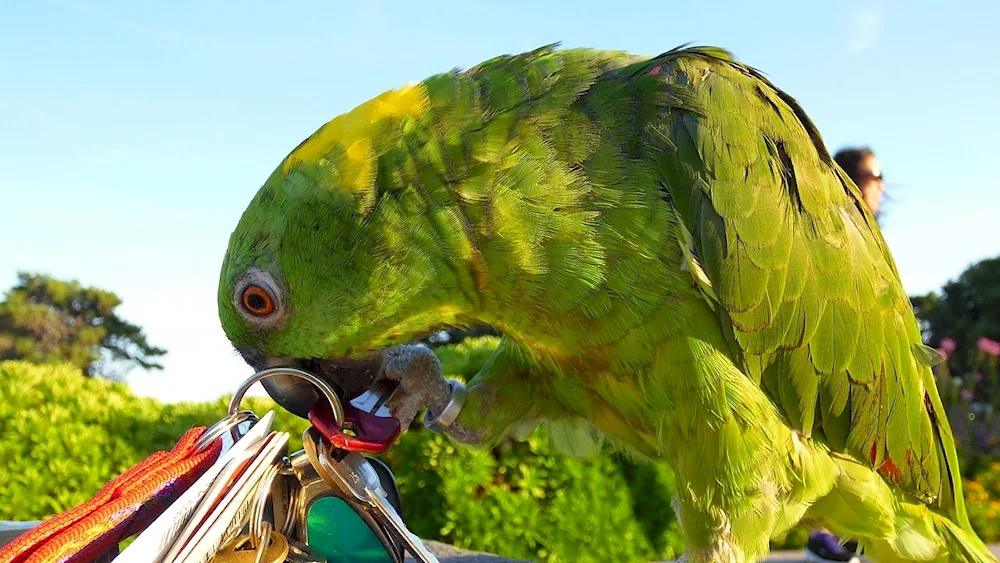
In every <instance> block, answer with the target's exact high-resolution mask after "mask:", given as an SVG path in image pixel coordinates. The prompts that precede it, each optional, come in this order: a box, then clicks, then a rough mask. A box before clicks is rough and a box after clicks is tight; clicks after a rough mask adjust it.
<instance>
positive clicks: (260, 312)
mask: <svg viewBox="0 0 1000 563" xmlns="http://www.w3.org/2000/svg"><path fill="white" fill-rule="evenodd" d="M240 301H242V302H243V308H244V309H246V310H247V312H249V313H250V314H251V315H256V316H258V317H266V316H267V315H270V314H271V313H273V312H274V299H273V298H272V297H271V294H270V293H268V292H267V291H266V290H264V288H262V287H260V286H257V285H251V286H248V287H247V288H246V289H244V290H243V295H242V296H241V298H240Z"/></svg>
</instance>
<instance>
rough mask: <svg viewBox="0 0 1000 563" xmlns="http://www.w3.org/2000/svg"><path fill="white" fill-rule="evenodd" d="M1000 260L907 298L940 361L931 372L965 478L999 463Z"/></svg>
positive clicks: (981, 264) (985, 262) (971, 268)
mask: <svg viewBox="0 0 1000 563" xmlns="http://www.w3.org/2000/svg"><path fill="white" fill-rule="evenodd" d="M997 280H1000V257H997V258H989V259H986V260H982V261H980V262H978V263H976V264H973V265H971V266H969V267H968V268H967V269H966V270H965V271H964V272H962V274H961V275H959V276H958V278H957V279H956V280H954V281H950V282H948V283H947V284H945V285H944V287H943V288H942V289H941V291H940V293H937V292H934V293H929V294H927V295H923V296H919V297H911V298H910V299H911V301H912V302H913V307H914V311H915V312H916V315H917V318H918V319H919V321H920V325H921V330H922V331H923V335H924V341H925V342H926V343H927V344H928V345H931V346H934V347H936V348H937V349H938V352H940V353H941V354H942V355H943V356H944V357H945V361H944V362H942V363H941V364H940V365H938V366H937V367H936V368H935V369H934V376H935V379H936V380H937V384H938V389H939V391H940V394H941V400H942V401H943V402H944V405H945V409H946V410H947V412H948V420H949V422H950V423H951V426H952V429H953V430H954V433H955V440H956V442H957V443H958V453H959V456H960V458H961V469H962V472H963V475H972V474H977V473H979V472H981V471H985V470H987V469H988V467H989V466H990V465H991V464H992V463H993V462H994V461H1000V414H998V413H1000V369H998V361H1000V342H998V341H1000V283H997Z"/></svg>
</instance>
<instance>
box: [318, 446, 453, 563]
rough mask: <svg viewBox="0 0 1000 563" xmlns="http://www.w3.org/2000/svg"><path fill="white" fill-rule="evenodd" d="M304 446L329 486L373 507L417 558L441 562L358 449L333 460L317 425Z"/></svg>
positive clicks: (434, 562) (379, 517) (422, 562)
mask: <svg viewBox="0 0 1000 563" xmlns="http://www.w3.org/2000/svg"><path fill="white" fill-rule="evenodd" d="M303 447H304V449H305V451H306V454H308V455H309V458H310V460H311V461H313V462H314V465H316V467H317V471H318V472H319V473H320V475H321V476H322V477H323V479H324V480H326V481H327V483H329V484H330V486H332V487H336V488H338V489H340V490H342V491H344V492H345V493H347V494H350V495H351V496H353V497H354V499H355V500H357V501H358V502H360V503H362V504H364V505H366V506H368V507H370V508H371V509H372V510H373V511H374V513H375V514H376V517H377V518H378V519H379V520H380V521H382V523H383V524H387V525H388V526H389V527H390V528H391V529H392V531H393V532H394V533H395V535H396V537H397V538H399V539H401V540H402V541H403V542H404V543H405V544H406V547H407V549H408V551H410V553H412V554H413V555H414V557H416V559H417V560H418V561H420V562H421V563H438V560H437V557H435V556H434V554H432V553H431V552H430V551H429V550H428V549H427V548H426V547H425V546H424V544H423V542H421V541H420V538H418V537H417V536H416V535H415V534H413V533H411V532H410V530H409V529H407V527H406V524H404V523H403V519H402V517H400V515H399V513H398V512H396V509H395V508H393V506H392V505H391V504H390V503H389V499H388V497H387V496H386V493H385V490H384V489H383V488H382V484H381V482H380V481H379V478H378V473H376V472H375V468H373V467H372V466H371V464H370V463H368V460H366V459H365V458H364V457H362V456H361V454H359V453H357V452H338V453H343V454H345V455H343V457H342V458H341V459H340V460H336V459H334V457H333V456H332V455H331V454H332V450H331V448H330V447H329V446H328V445H326V444H324V443H323V442H322V441H321V440H320V439H319V436H318V432H317V431H316V430H315V429H314V428H310V429H309V430H307V431H306V435H305V436H303Z"/></svg>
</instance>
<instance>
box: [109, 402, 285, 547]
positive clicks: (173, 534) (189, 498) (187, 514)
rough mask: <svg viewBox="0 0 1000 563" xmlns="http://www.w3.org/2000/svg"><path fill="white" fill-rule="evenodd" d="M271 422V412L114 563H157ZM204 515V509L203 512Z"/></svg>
mask: <svg viewBox="0 0 1000 563" xmlns="http://www.w3.org/2000/svg"><path fill="white" fill-rule="evenodd" d="M273 422H274V411H270V412H268V413H267V414H265V415H264V416H263V417H261V419H260V420H258V421H257V423H256V424H254V425H253V426H251V427H250V429H249V430H248V431H247V433H246V434H245V435H244V436H242V437H241V438H240V439H239V440H237V441H236V443H235V444H233V445H232V446H231V447H230V448H229V450H228V451H227V452H225V453H224V454H222V455H221V456H219V459H217V460H216V461H215V463H213V464H212V466H211V467H209V468H208V469H207V470H206V471H205V473H203V474H202V475H201V477H199V478H198V479H197V480H196V481H195V482H194V484H192V485H191V486H190V487H189V488H188V489H187V490H186V491H184V493H183V494H181V496H180V497H178V498H177V500H175V501H174V502H173V503H171V504H170V506H169V507H167V509H166V510H165V511H163V513H162V514H160V516H159V517H158V518H157V519H156V520H154V521H153V523H152V524H150V525H149V526H148V527H147V528H146V529H145V530H143V531H142V533H140V534H139V536H138V537H136V539H135V541H133V542H132V543H131V544H129V546H128V547H127V548H125V549H124V550H123V551H122V552H121V554H120V555H118V557H116V558H115V559H114V561H115V563H159V562H160V561H161V560H162V559H163V556H164V555H165V554H166V553H167V551H168V550H169V549H170V546H172V545H173V544H174V543H175V542H176V540H177V539H178V536H180V534H181V531H182V529H184V528H185V525H186V524H187V522H188V521H189V520H190V518H191V515H192V514H194V512H195V510H196V509H197V508H198V507H199V505H200V503H201V502H202V501H203V500H204V499H205V498H206V496H207V493H208V491H209V489H211V488H212V486H213V485H214V484H216V483H217V482H218V483H222V484H225V483H227V482H228V481H229V479H230V477H225V478H223V479H219V477H220V476H221V475H222V474H223V473H226V474H227V475H229V476H232V474H233V472H235V471H236V469H238V467H239V465H240V463H239V462H236V463H233V461H234V460H242V459H247V458H248V456H249V455H252V454H251V453H250V452H254V453H255V452H257V451H259V450H260V448H261V446H263V444H264V439H265V438H266V437H267V436H268V434H269V432H270V431H271V424H272V423H273ZM206 511H207V509H206Z"/></svg>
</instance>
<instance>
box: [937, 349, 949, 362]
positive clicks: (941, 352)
mask: <svg viewBox="0 0 1000 563" xmlns="http://www.w3.org/2000/svg"><path fill="white" fill-rule="evenodd" d="M937 353H938V354H941V355H942V356H944V359H946V360H947V359H948V351H947V350H945V349H944V348H938V349H937Z"/></svg>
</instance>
